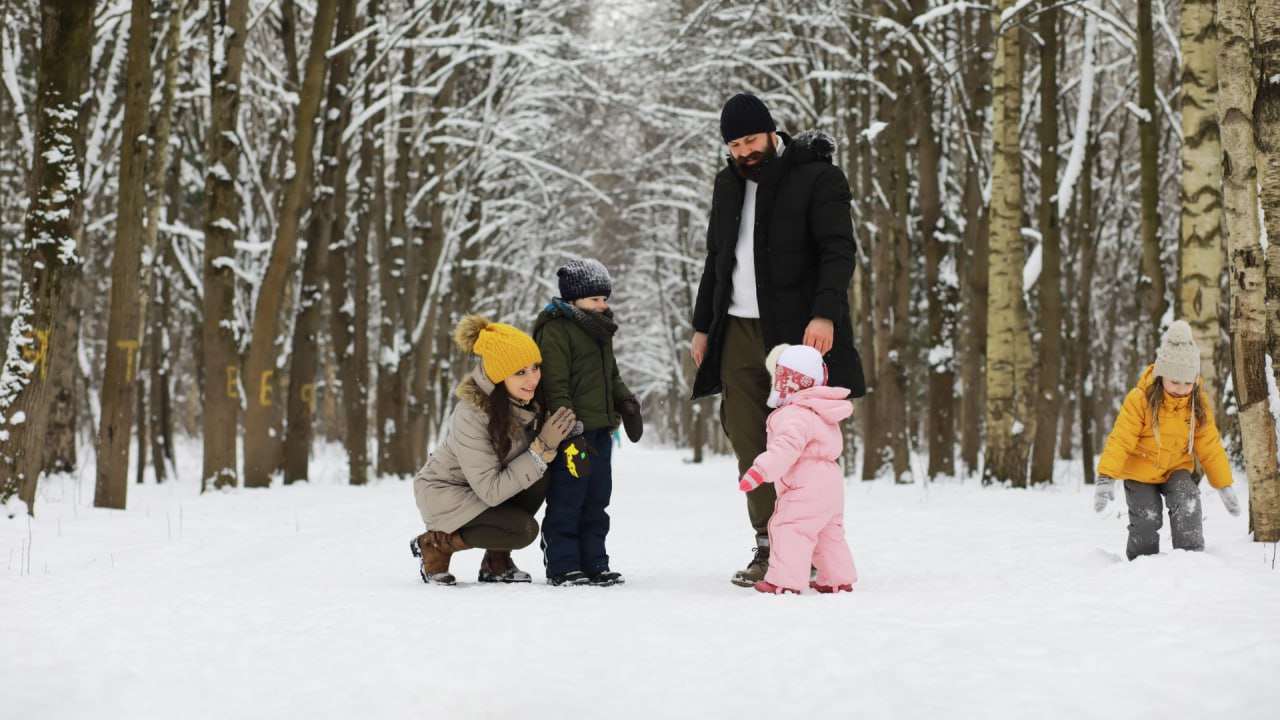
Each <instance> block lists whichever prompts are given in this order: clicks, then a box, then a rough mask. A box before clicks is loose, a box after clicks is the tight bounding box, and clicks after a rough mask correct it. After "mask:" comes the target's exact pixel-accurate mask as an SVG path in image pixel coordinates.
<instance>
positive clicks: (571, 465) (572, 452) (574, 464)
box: [560, 433, 596, 478]
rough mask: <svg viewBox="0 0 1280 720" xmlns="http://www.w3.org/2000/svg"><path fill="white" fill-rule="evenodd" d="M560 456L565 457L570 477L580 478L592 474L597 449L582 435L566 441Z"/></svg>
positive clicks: (561, 447) (561, 448)
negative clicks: (592, 461) (592, 460)
mask: <svg viewBox="0 0 1280 720" xmlns="http://www.w3.org/2000/svg"><path fill="white" fill-rule="evenodd" d="M560 454H561V455H563V456H564V463H565V467H567V468H568V469H569V474H570V475H572V476H574V477H576V478H580V477H586V476H588V475H590V474H591V456H593V455H595V454H596V449H595V448H593V447H591V444H590V443H588V442H587V439H586V437H584V436H583V435H582V434H581V433H579V434H577V435H574V436H573V437H571V438H569V439H568V440H565V441H564V444H563V445H561V446H560Z"/></svg>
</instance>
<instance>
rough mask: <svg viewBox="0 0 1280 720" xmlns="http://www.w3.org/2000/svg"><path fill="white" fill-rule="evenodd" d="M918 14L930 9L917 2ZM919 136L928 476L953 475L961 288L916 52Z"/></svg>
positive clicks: (925, 78) (924, 73)
mask: <svg viewBox="0 0 1280 720" xmlns="http://www.w3.org/2000/svg"><path fill="white" fill-rule="evenodd" d="M912 5H913V9H914V11H915V13H916V15H917V16H919V15H921V14H923V13H924V12H925V11H926V10H927V9H928V5H927V3H925V2H924V1H923V0H914V2H913V3H912ZM912 58H913V60H914V65H915V68H914V74H915V82H914V83H913V85H914V97H913V99H912V104H913V105H914V106H915V110H914V114H915V134H916V156H917V160H916V162H917V167H918V169H919V176H920V180H919V182H920V199H919V203H920V233H921V237H920V242H921V244H923V245H924V249H925V287H926V290H925V292H926V295H927V297H928V298H929V321H928V322H929V347H930V350H929V409H928V412H927V413H926V415H925V437H926V438H928V443H929V478H930V479H933V478H936V477H939V476H947V477H952V476H954V475H955V472H956V468H955V454H956V452H955V451H956V448H955V443H956V431H955V408H956V397H955V384H956V369H955V367H956V366H955V361H956V358H955V327H956V323H955V311H954V308H955V306H956V303H957V301H958V299H959V298H958V290H959V288H957V287H956V285H955V283H954V279H955V258H954V257H953V256H952V255H951V246H952V243H951V242H950V241H949V240H948V239H944V238H939V237H938V235H937V229H938V224H939V221H940V220H941V218H942V191H941V188H940V186H939V173H940V162H941V150H940V149H939V147H938V140H937V136H936V133H935V132H934V127H933V123H934V117H933V114H934V113H933V82H932V79H931V78H930V76H929V69H928V63H927V58H926V57H924V56H922V55H921V54H920V53H919V52H916V53H913V56H912Z"/></svg>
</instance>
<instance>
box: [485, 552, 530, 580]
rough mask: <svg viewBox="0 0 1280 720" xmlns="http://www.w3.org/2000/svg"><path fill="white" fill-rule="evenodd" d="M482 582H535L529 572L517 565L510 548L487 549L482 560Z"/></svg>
mask: <svg viewBox="0 0 1280 720" xmlns="http://www.w3.org/2000/svg"><path fill="white" fill-rule="evenodd" d="M478 579H479V581H480V582H491V583H527V582H533V577H532V576H531V575H529V573H527V572H525V571H523V570H521V569H520V568H518V567H516V563H515V561H514V560H512V559H511V551H510V550H485V551H484V559H483V560H481V561H480V577H479V578H478Z"/></svg>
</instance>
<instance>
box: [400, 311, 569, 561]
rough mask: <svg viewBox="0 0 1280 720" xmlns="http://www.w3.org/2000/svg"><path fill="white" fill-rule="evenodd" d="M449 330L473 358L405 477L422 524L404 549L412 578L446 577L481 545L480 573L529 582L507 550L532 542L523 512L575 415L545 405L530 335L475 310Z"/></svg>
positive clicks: (538, 495) (533, 529) (538, 498)
mask: <svg viewBox="0 0 1280 720" xmlns="http://www.w3.org/2000/svg"><path fill="white" fill-rule="evenodd" d="M454 340H455V341H456V342H457V343H458V347H460V348H462V350H463V351H464V352H467V353H470V354H475V355H479V356H480V360H481V362H480V365H479V366H477V367H476V368H475V370H474V371H472V372H471V373H470V374H469V375H468V376H467V377H466V378H465V379H464V380H463V381H462V382H461V383H460V384H459V385H458V390H457V395H458V398H459V402H458V403H457V405H456V406H455V407H454V410H453V415H452V417H451V418H450V421H449V423H448V426H447V429H446V430H445V435H444V438H443V439H441V441H440V445H439V446H438V447H437V448H436V449H435V452H433V453H431V457H429V458H427V464H426V465H424V466H423V467H422V469H421V470H419V471H418V475H417V477H415V478H414V481H413V494H414V497H415V498H416V500H417V502H418V510H419V511H420V512H421V513H422V521H423V522H424V523H426V526H427V528H428V530H427V532H424V533H423V534H421V535H419V536H418V537H416V538H414V539H413V540H412V541H411V542H410V543H409V549H410V551H412V552H413V554H414V556H415V557H419V556H420V557H421V558H422V567H421V568H420V569H419V573H420V574H421V575H422V581H423V582H425V583H433V584H437V585H453V584H454V583H455V582H456V580H455V579H454V577H453V575H451V574H450V573H449V559H450V557H451V556H452V555H453V553H455V552H458V551H459V550H467V549H470V548H473V547H479V548H484V549H485V554H484V560H482V561H481V563H480V577H479V581H480V582H529V581H530V580H531V578H530V577H529V574H528V573H526V572H524V571H523V570H521V569H519V568H517V567H516V566H515V563H514V562H512V561H511V551H512V550H513V549H516V548H522V547H525V546H527V545H529V544H530V543H532V542H533V540H534V538H536V537H537V536H538V523H537V521H535V520H534V518H533V515H534V513H536V512H537V511H538V508H539V507H541V505H542V501H543V498H545V497H546V493H547V483H546V481H545V480H544V479H543V475H544V474H545V473H546V470H547V463H549V462H551V461H552V460H553V459H555V455H556V449H557V448H558V447H559V446H560V443H561V441H563V440H564V439H565V438H566V437H568V435H569V434H570V431H571V430H573V426H574V422H575V418H574V416H573V411H572V410H569V409H568V408H562V409H561V410H559V411H557V412H555V413H553V414H551V415H550V416H548V415H547V411H546V407H547V403H546V401H545V400H544V399H543V396H542V388H541V387H540V386H539V380H540V379H541V377H542V369H541V363H542V355H541V353H539V352H538V346H537V344H536V343H534V341H533V338H531V337H529V336H528V335H526V334H525V333H523V332H520V331H519V330H517V329H516V328H514V327H512V326H510V325H505V324H503V323H491V322H489V321H488V320H487V319H485V318H483V317H480V316H478V315H472V316H469V317H465V318H463V319H462V321H461V322H459V323H458V327H457V330H456V331H455V332H454Z"/></svg>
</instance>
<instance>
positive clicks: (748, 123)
mask: <svg viewBox="0 0 1280 720" xmlns="http://www.w3.org/2000/svg"><path fill="white" fill-rule="evenodd" d="M777 129H778V126H777V125H774V124H773V116H772V115H770V114H769V108H767V107H765V106H764V103H763V102H762V101H761V100H760V98H758V97H756V96H755V95H748V94H747V93H738V94H737V95H734V96H733V97H731V98H729V102H727V103H725V104H724V110H721V111H720V134H721V135H723V136H724V141H725V142H726V143H728V142H731V141H733V140H737V139H738V138H740V137H745V136H747V135H755V134H757V133H771V132H776V131H777Z"/></svg>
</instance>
